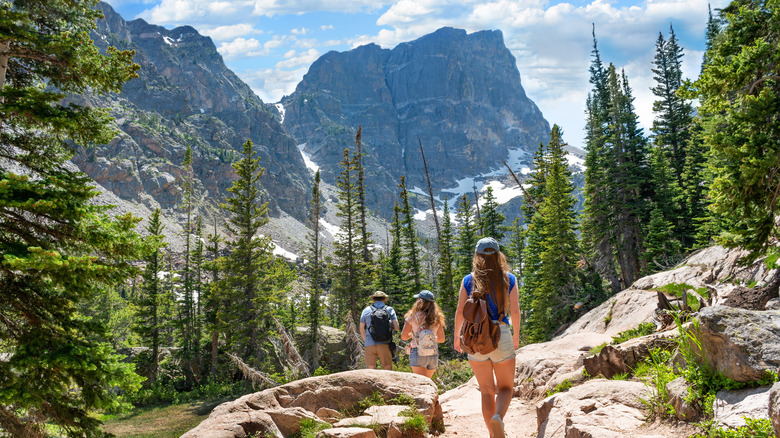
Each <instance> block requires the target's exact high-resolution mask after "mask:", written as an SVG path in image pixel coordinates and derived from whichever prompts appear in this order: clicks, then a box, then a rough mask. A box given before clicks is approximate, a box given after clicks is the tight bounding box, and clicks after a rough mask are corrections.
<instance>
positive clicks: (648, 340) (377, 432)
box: [184, 247, 780, 438]
mask: <svg viewBox="0 0 780 438" xmlns="http://www.w3.org/2000/svg"><path fill="white" fill-rule="evenodd" d="M739 255H740V254H739V252H738V251H734V250H726V249H723V248H720V247H712V248H708V249H705V250H703V251H700V252H698V253H695V254H694V255H692V256H691V257H689V258H688V259H687V260H686V261H685V262H683V263H682V264H681V265H680V266H679V267H678V268H676V269H674V270H671V271H667V272H661V273H658V274H655V275H652V276H648V277H644V278H642V279H640V280H638V281H637V282H635V283H634V285H633V286H632V287H630V288H628V289H626V290H624V291H622V292H620V293H618V294H616V295H614V296H613V297H611V298H609V299H608V300H607V301H606V302H604V303H602V304H601V305H599V306H598V307H596V308H594V309H592V310H590V311H589V312H587V313H585V314H584V315H582V317H580V318H579V319H578V320H577V321H575V322H574V323H573V324H571V325H570V326H569V327H567V328H566V329H565V330H564V331H563V332H562V333H561V334H560V335H559V336H557V337H556V338H554V339H553V340H551V341H549V342H545V343H540V344H531V345H526V346H524V347H522V348H520V349H519V350H518V351H517V360H516V363H517V365H516V370H515V385H514V397H513V399H512V403H511V405H510V408H509V412H508V413H507V416H506V418H505V419H504V423H505V424H506V431H507V435H506V436H507V437H511V438H523V437H537V438H594V437H598V438H619V437H633V438H661V437H665V438H668V437H672V438H684V437H689V436H691V435H692V434H694V433H696V432H698V430H697V428H696V427H695V426H694V425H693V424H694V423H695V422H696V421H698V420H699V419H701V412H700V411H697V410H696V409H694V408H693V407H692V406H689V405H687V402H686V401H685V400H686V398H685V394H686V391H687V387H686V383H685V381H684V379H682V378H681V377H680V378H678V379H676V380H674V381H672V382H670V383H669V384H668V385H666V391H668V394H669V398H668V402H669V403H670V404H671V405H672V406H673V407H674V412H675V415H676V416H677V419H678V420H683V421H669V420H667V421H664V422H648V421H647V418H648V411H647V406H646V404H644V403H643V400H642V399H643V398H644V399H647V398H648V397H649V395H650V391H651V390H652V388H651V387H649V386H648V385H646V384H645V383H642V382H640V381H637V380H636V379H634V380H621V379H606V378H603V377H601V376H608V377H611V376H615V375H617V374H623V373H628V372H630V371H631V370H632V369H633V368H634V367H635V366H636V365H637V364H638V363H639V362H641V361H643V360H644V359H645V358H646V357H648V355H649V351H650V350H653V349H655V348H665V349H667V350H668V349H669V348H673V345H670V338H671V337H673V336H674V335H675V334H676V332H677V329H676V328H674V324H671V327H670V326H669V325H668V324H665V323H664V322H663V319H664V318H663V316H664V314H663V312H660V313H659V306H663V304H664V303H668V302H669V301H672V302H674V301H675V300H676V298H675V297H674V296H671V295H668V296H667V295H662V293H661V292H659V290H660V289H664V288H666V289H668V286H670V285H672V286H675V287H678V288H679V287H684V288H685V289H690V290H691V291H695V290H696V289H699V290H702V289H703V288H705V287H706V288H708V289H709V290H710V293H709V294H708V295H709V297H708V298H707V302H704V300H703V299H702V304H701V305H702V306H704V307H703V308H702V310H700V311H699V312H698V320H699V321H700V323H701V329H700V331H699V332H698V333H699V335H698V336H700V339H699V340H700V341H701V345H702V347H701V348H702V350H703V356H702V360H705V361H707V362H708V363H709V366H710V367H711V368H712V369H715V370H718V371H720V372H722V373H724V374H725V375H726V376H727V377H729V378H731V379H732V380H735V381H737V382H755V381H756V380H758V378H757V376H761V375H763V374H764V373H765V372H766V371H774V372H777V371H778V370H780V341H778V339H780V312H778V311H777V310H764V309H763V306H764V304H761V306H762V309H758V310H756V309H752V310H751V309H744V308H736V307H730V306H727V305H724V304H729V303H735V302H740V299H739V297H738V296H736V294H744V293H745V291H748V292H749V293H751V294H752V295H751V298H750V300H748V301H749V304H750V305H751V306H756V303H762V302H763V303H766V308H767V309H772V308H774V306H778V307H780V298H774V299H772V300H768V299H766V297H761V296H759V295H757V294H756V291H761V290H762V289H767V288H762V286H763V285H766V284H768V283H770V281H771V280H772V279H774V278H775V274H776V271H768V270H767V269H766V267H765V266H763V264H761V263H757V264H755V265H753V266H748V267H742V266H739V265H738V264H737V260H738V259H739ZM740 284H754V285H756V287H755V288H746V287H742V286H739V285H740ZM735 285H736V286H738V287H735ZM751 290H752V292H750V291H751ZM774 294H775V296H776V295H777V293H776V292H774ZM743 301H744V300H743ZM767 301H769V302H768V303H767ZM643 322H655V323H656V325H657V331H656V332H655V333H653V334H650V335H646V336H641V337H637V338H634V339H630V340H628V341H625V342H622V343H620V344H617V345H606V344H610V343H611V342H612V340H613V337H614V336H615V335H617V334H619V333H621V332H624V331H626V330H629V329H635V328H637V326H638V325H639V324H640V323H643ZM745 328H749V330H745ZM601 344H605V345H606V346H605V347H603V349H601V352H600V353H597V354H592V353H591V350H592V349H593V348H594V347H597V346H600V345H601ZM674 345H676V344H674ZM591 376H599V377H595V378H593V377H591ZM376 392H379V393H380V394H381V395H382V397H383V398H384V399H385V400H386V401H387V402H389V403H390V406H386V405H385V406H371V407H369V408H368V409H365V410H364V412H357V413H354V414H350V415H353V416H352V417H351V418H345V417H344V414H343V412H350V407H352V406H355V405H356V403H357V402H358V401H360V400H364V399H366V398H367V397H368V396H371V395H372V394H375V393H376ZM402 396H403V397H406V398H407V399H408V398H409V397H411V398H413V399H414V404H415V405H416V406H417V408H418V411H419V412H420V413H421V414H422V415H423V416H425V418H426V419H427V421H428V422H430V423H433V422H441V423H443V424H444V426H445V431H444V432H443V433H442V434H440V435H439V436H441V437H452V438H455V437H457V438H477V437H480V438H484V437H487V436H488V432H487V429H486V427H485V424H484V422H483V420H482V415H481V412H480V409H481V401H480V393H479V390H478V388H477V385H476V381H475V379H474V378H472V379H471V380H470V381H469V382H468V383H466V384H464V385H461V386H460V387H458V388H455V389H453V390H450V391H447V392H445V393H444V394H441V395H439V394H438V391H437V388H436V385H435V384H434V383H433V381H431V380H430V379H428V378H425V377H422V376H418V375H415V374H410V373H399V372H393V371H377V370H355V371H346V372H342V373H336V374H331V375H327V376H320V377H312V378H307V379H303V380H298V381H295V382H291V383H288V384H286V385H283V386H279V387H275V388H271V389H268V390H265V391H261V392H258V393H255V394H250V395H247V396H244V397H242V398H240V399H238V400H236V401H234V402H229V403H224V404H222V405H220V406H218V407H217V408H215V409H214V411H213V412H212V414H211V416H210V417H209V418H208V419H207V420H205V421H204V422H202V423H201V424H200V425H199V426H198V427H197V428H195V429H193V430H191V431H190V432H188V433H187V434H185V435H184V436H185V437H187V438H195V437H209V438H244V437H247V436H250V435H253V436H273V437H277V438H284V437H288V436H291V435H293V434H296V433H298V430H299V428H300V424H301V421H302V420H303V419H304V418H309V419H312V420H315V421H320V422H321V421H325V422H328V423H329V424H330V425H331V428H330V429H327V430H325V431H322V432H320V433H319V434H318V435H317V437H318V438H330V437H343V438H347V437H353V438H377V437H380V438H385V437H386V438H397V437H406V438H423V435H422V434H420V433H417V434H415V433H411V432H409V430H408V429H404V428H405V427H407V426H405V425H406V423H407V420H408V419H409V417H408V416H407V415H406V414H403V413H402V412H403V411H404V410H405V409H408V407H406V406H393V405H392V403H393V400H400V399H399V397H401V398H403V397H402ZM361 409H362V408H361ZM697 409H701V407H699V408H697ZM713 409H714V412H715V417H714V418H713V421H714V422H715V423H716V424H718V425H721V426H723V427H739V426H740V425H743V424H744V419H743V417H745V416H747V417H751V418H765V419H766V418H770V417H771V418H772V419H773V422H774V423H776V424H775V426H774V427H775V430H780V383H776V384H775V385H774V386H770V385H764V386H759V387H755V388H748V389H745V390H735V391H727V390H721V391H720V392H718V394H717V396H716V398H715V401H714V403H713Z"/></svg>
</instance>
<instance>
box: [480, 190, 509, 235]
mask: <svg viewBox="0 0 780 438" xmlns="http://www.w3.org/2000/svg"><path fill="white" fill-rule="evenodd" d="M483 201H484V202H483V203H482V215H481V219H482V226H481V227H480V228H481V229H482V230H483V232H484V233H485V234H484V236H483V237H492V238H494V239H496V240H497V241H499V242H500V241H502V240H504V220H506V217H505V216H504V215H503V214H501V212H499V211H498V202H496V197H495V196H494V195H493V187H491V186H488V187H487V189H485V197H484V198H483Z"/></svg>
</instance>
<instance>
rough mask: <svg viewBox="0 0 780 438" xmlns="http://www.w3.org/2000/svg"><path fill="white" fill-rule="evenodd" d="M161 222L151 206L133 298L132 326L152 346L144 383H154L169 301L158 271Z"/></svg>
mask: <svg viewBox="0 0 780 438" xmlns="http://www.w3.org/2000/svg"><path fill="white" fill-rule="evenodd" d="M162 231H163V225H162V222H161V220H160V209H159V208H158V209H155V210H154V212H153V213H152V216H151V217H150V218H149V224H148V225H147V226H146V232H147V233H149V236H148V237H147V238H146V246H147V248H146V254H145V255H144V261H145V262H146V267H145V268H144V272H143V283H142V284H141V293H140V294H139V296H138V297H137V299H136V302H135V308H136V311H135V324H133V329H134V330H135V331H136V332H137V333H138V335H139V336H140V337H141V341H142V342H143V344H144V345H145V346H149V347H151V349H152V358H151V360H152V363H151V368H150V370H149V376H148V379H149V380H148V383H149V385H154V382H155V381H156V380H157V374H158V371H159V358H160V341H161V331H162V328H163V327H164V324H165V315H164V309H165V307H167V306H170V304H167V306H166V303H164V302H163V300H165V298H166V294H165V293H164V291H163V288H162V281H161V280H162V279H161V274H162V271H163V248H165V246H167V245H168V244H167V243H166V242H165V241H164V239H165V235H164V234H163V233H162Z"/></svg>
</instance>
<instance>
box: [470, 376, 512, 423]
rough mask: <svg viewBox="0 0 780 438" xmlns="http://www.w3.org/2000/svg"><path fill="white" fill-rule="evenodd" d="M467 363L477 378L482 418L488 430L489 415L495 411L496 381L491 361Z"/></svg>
mask: <svg viewBox="0 0 780 438" xmlns="http://www.w3.org/2000/svg"><path fill="white" fill-rule="evenodd" d="M469 364H470V365H471V370H472V371H473V372H474V376H475V377H476V378H477V383H478V384H479V392H480V394H481V395H482V418H483V419H484V420H485V426H487V428H488V430H490V417H492V416H493V415H494V414H495V413H496V383H495V381H494V380H493V362H491V361H489V360H488V361H485V362H476V361H473V360H470V361H469ZM507 406H508V405H507Z"/></svg>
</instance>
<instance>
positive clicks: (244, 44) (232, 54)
mask: <svg viewBox="0 0 780 438" xmlns="http://www.w3.org/2000/svg"><path fill="white" fill-rule="evenodd" d="M267 44H268V43H266V44H265V45H264V44H262V43H260V41H258V40H256V39H254V38H249V39H246V38H236V39H235V40H233V41H231V42H225V43H222V44H220V45H219V47H217V51H219V53H221V54H222V57H223V58H225V60H233V59H238V58H246V57H252V56H264V55H267V54H268V52H269V49H268V47H266V45H267Z"/></svg>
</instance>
